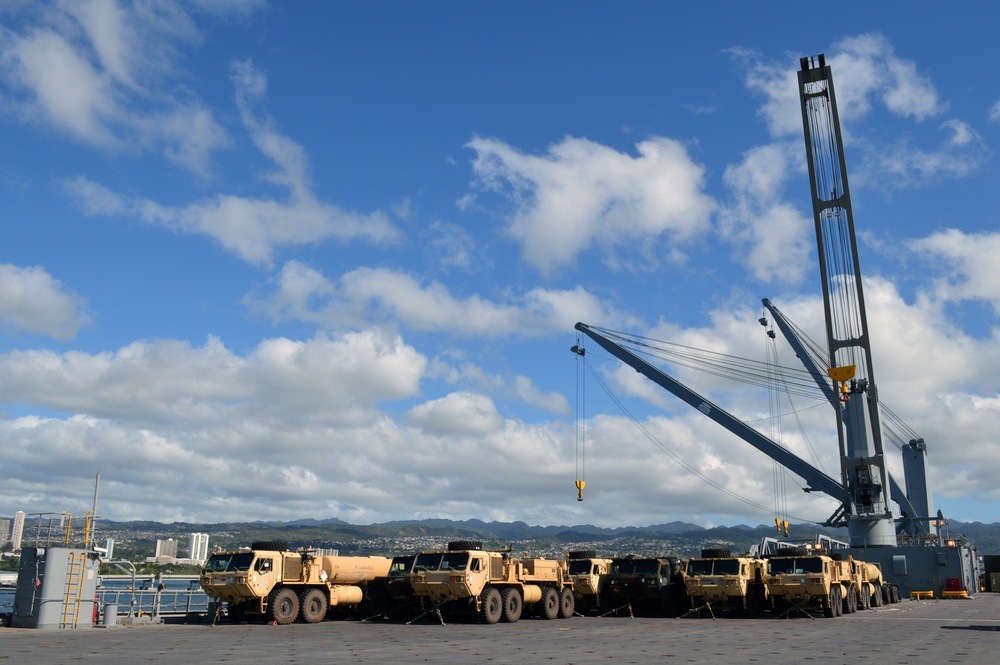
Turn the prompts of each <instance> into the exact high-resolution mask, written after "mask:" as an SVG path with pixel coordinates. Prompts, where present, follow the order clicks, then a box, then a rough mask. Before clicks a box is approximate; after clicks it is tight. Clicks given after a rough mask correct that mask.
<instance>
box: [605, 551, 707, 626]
mask: <svg viewBox="0 0 1000 665" xmlns="http://www.w3.org/2000/svg"><path fill="white" fill-rule="evenodd" d="M605 590H606V596H605V601H606V602H607V605H608V607H609V608H610V609H609V610H608V611H607V612H605V614H611V613H615V614H618V613H622V612H624V611H625V610H628V612H629V614H630V615H635V614H639V615H646V616H680V615H681V614H683V613H684V612H685V611H687V610H688V609H689V607H690V601H689V599H688V595H687V589H686V587H685V585H684V565H683V563H682V562H681V560H680V559H678V558H677V557H657V558H639V557H634V556H628V557H625V558H615V559H612V560H611V570H610V573H609V577H608V582H607V585H606V586H605Z"/></svg>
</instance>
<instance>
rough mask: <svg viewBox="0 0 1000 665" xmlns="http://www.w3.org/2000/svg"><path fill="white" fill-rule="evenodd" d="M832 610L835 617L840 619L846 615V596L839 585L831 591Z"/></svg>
mask: <svg viewBox="0 0 1000 665" xmlns="http://www.w3.org/2000/svg"><path fill="white" fill-rule="evenodd" d="M830 609H832V610H833V616H835V617H839V616H840V615H841V614H843V613H844V595H843V593H842V591H841V589H840V585H839V584H838V585H837V586H835V587H833V588H832V589H830Z"/></svg>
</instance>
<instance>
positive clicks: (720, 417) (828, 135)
mask: <svg viewBox="0 0 1000 665" xmlns="http://www.w3.org/2000/svg"><path fill="white" fill-rule="evenodd" d="M800 64H801V70H800V71H799V74H798V81H799V96H800V101H801V105H802V123H803V128H804V132H805V143H806V152H807V155H808V163H809V181H810V189H811V194H812V196H811V198H812V204H813V214H814V221H815V226H816V240H817V247H818V255H819V265H820V275H821V279H822V286H823V303H824V308H825V318H826V333H827V349H826V353H827V355H826V357H823V354H822V352H821V351H820V352H814V351H815V350H814V349H811V348H806V345H805V344H804V343H803V341H802V340H801V339H799V337H798V336H797V334H796V331H795V329H794V326H792V325H791V324H790V323H789V322H788V321H787V319H785V317H784V316H783V315H782V314H781V313H780V311H778V310H777V308H775V307H774V306H773V305H772V304H771V303H770V301H768V300H766V299H765V300H764V301H763V302H764V306H765V307H766V308H767V309H768V310H769V311H770V312H771V314H772V315H773V316H774V318H775V321H776V322H777V323H778V327H779V329H780V330H781V331H782V333H783V335H784V336H785V338H786V339H787V340H788V341H789V343H790V344H791V345H792V347H793V349H795V351H796V354H797V355H798V356H799V358H800V359H801V360H802V361H803V363H804V364H805V366H806V369H807V371H808V372H809V373H810V374H811V375H812V377H813V379H814V381H815V382H816V384H817V385H818V386H819V388H820V389H821V390H822V391H823V393H824V394H825V395H826V396H827V399H828V400H829V402H830V404H831V405H832V406H833V410H834V412H835V414H836V421H837V435H838V444H839V451H840V461H841V469H840V472H841V479H840V481H837V480H834V479H833V478H831V477H830V476H827V475H826V474H824V473H822V472H821V471H819V470H818V469H816V468H815V467H813V466H812V465H811V464H809V463H808V462H806V461H805V460H803V459H801V458H799V457H797V456H795V455H794V454H792V453H791V452H789V451H788V450H787V449H785V448H784V447H783V446H780V445H779V444H777V443H776V442H774V441H772V440H771V439H769V438H767V437H765V436H764V435H763V434H761V433H760V432H758V431H756V430H755V429H753V428H751V427H750V426H749V425H747V424H745V423H743V422H742V421H740V420H739V419H738V418H736V417H735V416H733V415H732V414H729V413H728V412H726V411H725V410H724V409H721V408H720V407H719V406H718V405H716V404H714V403H712V402H710V401H709V400H707V399H706V398H704V397H702V396H701V395H699V394H698V393H696V392H694V391H693V390H691V389H690V388H688V387H687V386H685V385H684V384H682V383H680V382H679V381H677V380H676V379H674V378H673V377H671V376H669V375H668V374H666V373H665V372H663V371H662V370H660V369H659V368H657V367H655V366H653V365H652V364H650V363H649V362H646V361H645V360H644V359H642V358H641V357H639V356H638V355H636V354H635V353H633V352H632V351H630V350H629V349H627V348H625V347H624V346H622V344H628V343H630V341H631V340H629V338H628V337H627V336H625V335H622V334H619V333H616V332H614V331H611V330H607V329H603V328H596V327H594V326H589V325H587V324H584V323H577V324H576V329H577V330H579V331H581V332H583V333H584V334H586V335H587V336H588V337H590V338H591V339H592V340H594V341H595V342H597V343H598V344H599V345H600V346H601V347H603V348H604V349H605V350H607V351H608V352H610V353H611V354H612V355H614V356H615V357H617V358H618V359H619V360H621V361H622V362H624V363H626V364H627V365H629V366H630V367H632V368H633V369H635V370H636V371H638V372H640V373H641V374H643V375H644V376H646V377H647V378H649V379H651V380H652V381H654V382H655V383H657V384H658V385H660V386H661V387H663V388H665V389H666V390H668V391H669V392H671V393H673V394H674V395H676V396H677V397H679V398H680V399H682V400H683V401H685V402H687V403H688V404H690V405H691V406H692V407H694V408H695V409H697V410H699V411H700V412H702V413H703V414H704V415H706V416H708V417H709V418H711V419H712V420H715V421H716V422H717V423H719V424H720V425H722V426H723V427H725V428H726V429H728V430H729V431H731V432H733V433H734V434H736V435H737V436H739V437H740V438H742V439H743V440H744V441H746V442H747V443H750V444H751V445H753V446H754V447H756V448H757V449H758V450H761V451H762V452H764V453H765V454H767V455H768V456H770V457H771V458H772V459H774V460H776V461H777V462H778V463H780V464H782V465H783V466H785V467H786V468H788V469H789V470H791V471H793V472H794V473H796V474H797V475H799V476H800V477H802V478H803V479H804V480H806V483H807V487H806V488H805V489H806V491H807V492H812V491H818V492H821V493H824V494H827V495H829V496H831V497H833V498H834V499H836V500H837V501H838V502H840V504H841V505H840V507H839V508H838V509H837V511H836V512H835V513H834V514H833V515H832V516H831V517H830V518H829V519H828V520H827V521H826V522H825V524H826V525H828V526H846V527H847V529H848V534H849V539H850V547H849V548H847V549H845V550H843V552H844V553H845V554H854V555H857V556H858V557H859V558H862V559H863V560H865V561H874V562H876V563H878V565H879V566H880V567H881V568H882V570H883V572H884V573H885V574H886V575H887V576H888V578H889V579H890V580H892V582H893V583H894V584H897V585H898V586H899V588H900V589H901V590H902V591H903V592H904V593H907V592H920V593H927V592H930V593H932V594H933V595H935V596H937V597H946V596H947V595H949V594H960V595H965V594H972V593H975V591H976V589H977V579H978V561H977V556H976V550H975V547H974V546H973V545H972V544H971V543H969V542H968V541H967V540H965V539H964V538H961V537H960V538H957V539H954V540H953V539H950V538H949V539H948V540H947V541H945V540H943V539H942V537H941V533H940V531H938V533H937V534H934V533H933V532H931V530H930V525H931V524H934V525H935V526H937V527H940V526H941V525H942V524H943V523H944V520H943V517H942V516H941V513H940V512H938V514H937V515H936V516H934V515H930V514H929V513H930V512H931V511H932V510H933V507H932V503H931V499H930V492H929V491H928V490H927V484H926V446H924V443H923V440H922V439H919V438H913V439H912V440H910V441H909V443H908V444H904V445H903V446H902V448H903V456H904V457H903V460H904V471H905V473H906V475H907V478H906V483H907V488H906V489H904V488H903V486H901V485H900V484H899V483H897V482H896V481H895V480H894V479H893V478H892V476H891V475H890V474H889V472H888V469H887V468H886V460H885V454H884V452H883V447H882V438H883V436H882V435H883V428H882V421H881V418H880V409H879V400H878V392H877V390H876V384H875V372H874V369H873V366H872V354H871V346H870V343H871V338H870V335H869V330H868V321H867V315H866V312H865V301H864V290H863V286H862V281H861V269H860V264H859V261H858V251H857V239H856V237H855V231H854V218H853V212H852V208H851V197H850V188H849V186H848V182H847V169H846V165H845V161H844V150H843V139H842V136H841V132H840V119H839V116H838V113H837V102H836V94H835V91H834V87H833V78H832V76H831V73H830V67H829V66H827V64H826V59H825V58H824V56H823V55H819V56H817V57H815V58H802V60H801V62H800ZM762 322H763V321H762ZM572 350H573V351H574V352H576V353H578V354H580V355H583V354H584V349H583V348H581V347H580V346H575V347H573V349H572ZM911 476H912V478H911ZM581 489H582V488H581ZM890 501H895V502H896V503H897V504H898V505H899V507H900V512H901V513H902V517H903V519H902V520H901V523H900V527H901V528H900V530H899V531H900V534H901V535H902V536H903V542H902V543H898V542H897V529H896V527H895V524H894V520H893V513H892V509H891V504H890ZM935 530H937V529H935Z"/></svg>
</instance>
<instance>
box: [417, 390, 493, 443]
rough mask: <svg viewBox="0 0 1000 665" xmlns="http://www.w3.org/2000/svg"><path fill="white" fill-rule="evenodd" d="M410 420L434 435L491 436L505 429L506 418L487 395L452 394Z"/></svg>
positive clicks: (419, 409)
mask: <svg viewBox="0 0 1000 665" xmlns="http://www.w3.org/2000/svg"><path fill="white" fill-rule="evenodd" d="M406 418H407V420H409V421H410V422H412V423H414V424H416V425H418V426H419V427H420V428H421V429H422V430H424V431H425V432H428V433H431V434H441V435H448V434H479V435H483V434H489V433H490V432H495V431H496V430H498V429H499V428H500V427H502V426H503V417H502V416H501V415H500V414H499V413H498V412H497V409H496V406H495V405H494V404H493V401H492V400H491V399H490V398H488V397H486V396H485V395H476V394H473V393H451V394H449V395H445V396H444V397H441V398H440V399H434V400H431V401H429V402H424V403H423V404H419V405H417V406H415V407H413V408H412V409H410V411H409V412H408V413H407V414H406Z"/></svg>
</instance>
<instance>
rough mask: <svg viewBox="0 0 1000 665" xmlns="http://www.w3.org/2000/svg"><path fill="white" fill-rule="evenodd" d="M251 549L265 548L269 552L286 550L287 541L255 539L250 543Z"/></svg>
mask: <svg viewBox="0 0 1000 665" xmlns="http://www.w3.org/2000/svg"><path fill="white" fill-rule="evenodd" d="M250 549H252V550H253V551H255V552H256V551H259V550H266V551H269V552H287V551H288V542H287V541H284V540H257V541H254V542H252V543H250Z"/></svg>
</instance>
